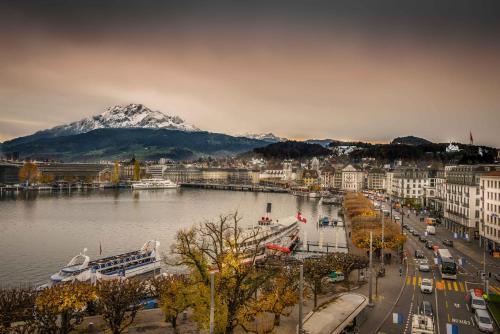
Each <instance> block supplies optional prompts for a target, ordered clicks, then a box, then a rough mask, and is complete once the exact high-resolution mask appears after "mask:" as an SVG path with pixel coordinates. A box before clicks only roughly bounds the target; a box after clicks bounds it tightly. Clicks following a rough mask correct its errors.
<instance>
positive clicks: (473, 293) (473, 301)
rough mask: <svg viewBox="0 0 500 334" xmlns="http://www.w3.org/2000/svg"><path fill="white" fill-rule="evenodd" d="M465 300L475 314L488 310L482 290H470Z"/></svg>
mask: <svg viewBox="0 0 500 334" xmlns="http://www.w3.org/2000/svg"><path fill="white" fill-rule="evenodd" d="M465 300H466V301H467V303H468V304H469V306H470V309H471V311H473V312H474V310H486V302H485V301H484V299H483V290H481V289H470V290H469V292H468V293H467V295H466V296H465Z"/></svg>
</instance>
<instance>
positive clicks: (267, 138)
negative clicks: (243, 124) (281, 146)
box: [238, 133, 288, 143]
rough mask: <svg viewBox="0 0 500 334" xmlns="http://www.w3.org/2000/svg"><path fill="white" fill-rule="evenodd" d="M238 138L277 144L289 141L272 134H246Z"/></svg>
mask: <svg viewBox="0 0 500 334" xmlns="http://www.w3.org/2000/svg"><path fill="white" fill-rule="evenodd" d="M238 137H245V138H250V139H258V140H263V141H267V142H270V143H277V142H280V141H287V140H288V139H287V138H282V137H278V136H275V135H274V134H272V133H245V134H243V135H239V136H238Z"/></svg>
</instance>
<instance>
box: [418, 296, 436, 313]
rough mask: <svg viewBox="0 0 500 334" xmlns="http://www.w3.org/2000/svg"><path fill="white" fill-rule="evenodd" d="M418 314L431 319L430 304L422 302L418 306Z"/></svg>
mask: <svg viewBox="0 0 500 334" xmlns="http://www.w3.org/2000/svg"><path fill="white" fill-rule="evenodd" d="M420 314H423V315H425V316H428V317H432V316H433V314H434V312H433V310H432V304H431V302H429V301H428V300H423V301H422V303H421V304H420Z"/></svg>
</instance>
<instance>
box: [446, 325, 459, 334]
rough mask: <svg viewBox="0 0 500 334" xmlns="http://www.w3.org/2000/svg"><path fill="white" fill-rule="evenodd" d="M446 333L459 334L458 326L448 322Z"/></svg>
mask: <svg viewBox="0 0 500 334" xmlns="http://www.w3.org/2000/svg"><path fill="white" fill-rule="evenodd" d="M446 334H458V326H457V325H454V324H446Z"/></svg>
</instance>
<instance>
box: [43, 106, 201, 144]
mask: <svg viewBox="0 0 500 334" xmlns="http://www.w3.org/2000/svg"><path fill="white" fill-rule="evenodd" d="M101 128H149V129H172V130H181V131H200V129H198V128H197V127H195V126H194V125H191V124H188V123H185V122H184V120H183V119H182V118H180V117H178V116H169V115H165V114H164V113H162V112H160V111H155V110H151V109H149V108H147V107H145V106H144V105H142V104H129V105H126V106H114V107H110V108H108V109H106V111H105V112H104V113H102V114H100V115H95V116H91V117H87V118H84V119H82V120H79V121H77V122H72V123H69V124H65V125H59V126H56V127H54V128H52V129H48V130H43V131H39V132H38V133H37V134H40V135H42V134H43V135H46V136H50V137H55V136H67V135H74V134H80V133H85V132H89V131H92V130H95V129H101Z"/></svg>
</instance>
